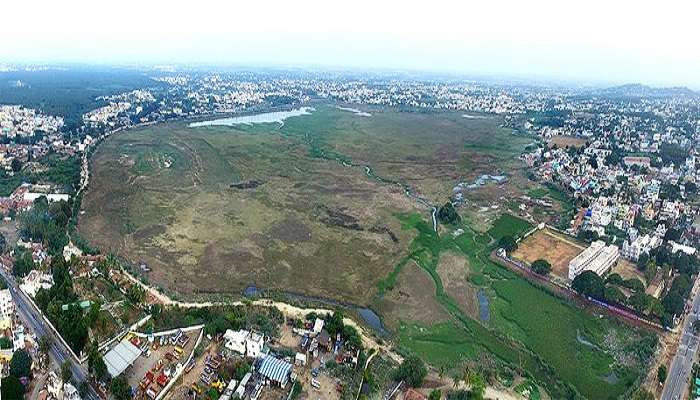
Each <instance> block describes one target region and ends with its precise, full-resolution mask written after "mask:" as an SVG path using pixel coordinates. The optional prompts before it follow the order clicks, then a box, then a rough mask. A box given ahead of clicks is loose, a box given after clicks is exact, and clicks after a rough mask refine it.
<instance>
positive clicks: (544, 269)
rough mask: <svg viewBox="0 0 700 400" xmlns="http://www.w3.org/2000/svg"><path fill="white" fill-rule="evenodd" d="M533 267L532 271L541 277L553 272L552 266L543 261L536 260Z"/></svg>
mask: <svg viewBox="0 0 700 400" xmlns="http://www.w3.org/2000/svg"><path fill="white" fill-rule="evenodd" d="M531 267H532V270H533V271H534V272H535V273H536V274H539V275H547V274H549V273H550V272H552V264H550V263H549V262H548V261H547V260H543V259H539V260H535V261H534V262H533V263H532V266H531Z"/></svg>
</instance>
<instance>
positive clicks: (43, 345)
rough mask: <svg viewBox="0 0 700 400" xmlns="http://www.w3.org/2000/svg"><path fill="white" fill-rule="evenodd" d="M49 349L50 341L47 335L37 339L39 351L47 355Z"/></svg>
mask: <svg viewBox="0 0 700 400" xmlns="http://www.w3.org/2000/svg"><path fill="white" fill-rule="evenodd" d="M50 348H51V339H49V336H48V335H44V336H42V337H41V338H40V339H39V351H40V352H41V353H43V354H49V349H50Z"/></svg>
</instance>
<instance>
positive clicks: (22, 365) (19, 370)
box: [10, 349, 32, 379]
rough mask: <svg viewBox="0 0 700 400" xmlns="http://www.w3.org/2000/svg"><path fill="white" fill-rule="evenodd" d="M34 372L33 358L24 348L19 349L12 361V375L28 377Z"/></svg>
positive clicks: (13, 355)
mask: <svg viewBox="0 0 700 400" xmlns="http://www.w3.org/2000/svg"><path fill="white" fill-rule="evenodd" d="M31 372H32V358H31V357H30V356H29V353H27V351H26V350H24V349H19V350H17V351H15V352H14V353H13V354H12V360H11V361H10V375H12V376H14V377H15V378H17V379H19V378H22V377H25V376H26V377H28V376H29V374H31Z"/></svg>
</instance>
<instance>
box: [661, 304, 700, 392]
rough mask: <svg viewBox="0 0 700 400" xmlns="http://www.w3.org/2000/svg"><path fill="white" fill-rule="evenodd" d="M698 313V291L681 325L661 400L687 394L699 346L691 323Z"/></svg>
mask: <svg viewBox="0 0 700 400" xmlns="http://www.w3.org/2000/svg"><path fill="white" fill-rule="evenodd" d="M698 311H700V290H698V291H697V292H696V293H695V297H694V298H693V303H692V308H691V309H690V313H689V314H688V316H687V317H686V318H685V322H684V323H683V329H682V331H681V338H680V343H679V344H678V350H676V355H675V356H674V357H673V362H672V363H671V368H669V370H668V377H667V378H666V383H665V384H664V389H663V392H662V393H661V400H679V399H683V398H684V397H685V395H686V394H687V393H688V384H689V382H690V375H691V373H692V368H693V362H694V361H695V359H696V358H697V355H698V344H700V336H698V335H697V334H695V330H694V329H693V323H694V322H695V321H697V320H698V319H699V318H698V317H699V316H700V313H698Z"/></svg>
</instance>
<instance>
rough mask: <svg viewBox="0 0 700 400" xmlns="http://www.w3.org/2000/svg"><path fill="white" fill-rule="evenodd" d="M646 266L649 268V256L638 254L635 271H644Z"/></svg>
mask: <svg viewBox="0 0 700 400" xmlns="http://www.w3.org/2000/svg"><path fill="white" fill-rule="evenodd" d="M648 266H649V254H647V253H642V254H640V255H639V259H638V260H637V269H638V270H640V271H646V270H647V267H648Z"/></svg>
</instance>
